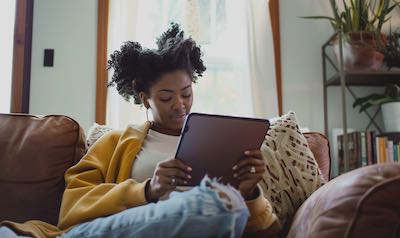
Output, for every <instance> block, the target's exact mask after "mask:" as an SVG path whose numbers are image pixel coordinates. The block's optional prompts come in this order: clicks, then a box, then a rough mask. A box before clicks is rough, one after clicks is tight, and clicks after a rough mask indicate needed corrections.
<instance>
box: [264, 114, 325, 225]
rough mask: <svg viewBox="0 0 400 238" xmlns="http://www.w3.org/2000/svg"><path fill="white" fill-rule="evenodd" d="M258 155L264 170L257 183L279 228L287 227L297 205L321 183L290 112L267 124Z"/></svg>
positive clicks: (306, 146) (305, 141)
mask: <svg viewBox="0 0 400 238" xmlns="http://www.w3.org/2000/svg"><path fill="white" fill-rule="evenodd" d="M261 152H262V155H263V158H264V159H265V162H266V168H267V171H266V173H265V175H264V178H263V180H262V182H261V183H260V185H261V187H262V188H263V191H264V196H265V197H266V198H267V199H268V200H269V201H270V202H271V204H272V206H273V208H274V211H275V213H276V214H277V216H278V218H279V220H280V221H281V224H282V225H288V223H290V220H291V218H293V216H294V214H295V212H296V210H297V209H298V208H299V207H300V205H301V204H302V203H303V202H304V201H305V200H306V199H307V198H308V197H309V196H310V195H311V194H312V193H313V192H314V191H315V190H317V189H318V188H319V187H321V186H322V185H323V184H324V183H325V181H324V180H323V179H322V177H321V176H320V172H319V169H318V165H317V163H316V161H315V159H314V155H313V153H312V152H311V150H310V148H309V147H308V144H307V140H306V138H305V137H304V136H303V134H302V133H301V132H300V130H299V126H298V124H297V120H296V115H295V114H294V112H289V113H288V114H286V115H283V116H282V117H280V118H277V119H276V121H274V120H271V128H270V130H269V131H268V133H267V136H266V137H265V140H264V142H263V145H262V146H261Z"/></svg>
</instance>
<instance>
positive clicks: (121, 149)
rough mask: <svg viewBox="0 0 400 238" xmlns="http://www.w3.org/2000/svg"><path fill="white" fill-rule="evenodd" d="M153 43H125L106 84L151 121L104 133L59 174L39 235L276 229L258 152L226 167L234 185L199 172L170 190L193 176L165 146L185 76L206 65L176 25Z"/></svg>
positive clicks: (177, 121)
mask: <svg viewBox="0 0 400 238" xmlns="http://www.w3.org/2000/svg"><path fill="white" fill-rule="evenodd" d="M157 45H158V49H155V50H149V49H142V47H141V46H140V45H139V44H138V43H134V42H126V43H124V45H122V47H121V50H120V51H115V52H114V53H113V54H112V55H111V59H110V60H109V67H110V68H112V69H113V70H114V74H113V77H112V80H111V83H110V85H116V87H117V90H118V92H119V93H120V95H122V96H123V97H124V98H125V99H127V100H129V99H130V98H133V100H134V102H135V103H137V104H143V105H144V107H145V108H146V113H147V111H151V113H152V115H153V121H151V122H149V121H148V122H146V123H145V124H144V125H141V126H130V127H128V128H127V129H126V130H125V131H123V132H117V131H114V132H111V133H108V134H106V135H104V136H102V137H101V138H100V139H99V140H98V141H97V142H96V143H95V144H94V145H93V146H92V147H91V148H90V150H89V151H88V153H87V154H86V155H85V156H84V157H83V158H82V159H81V161H80V162H79V163H78V164H77V165H75V166H73V167H72V168H70V169H69V170H68V171H67V172H66V174H65V179H66V183H67V187H66V190H65V192H64V195H63V199H62V204H61V210H60V220H59V224H58V228H57V229H59V230H60V231H56V232H54V230H53V229H47V231H46V230H45V229H42V230H41V231H43V230H44V231H43V233H44V234H45V235H46V236H52V235H53V236H54V234H60V233H61V232H65V231H66V233H64V234H63V236H62V237H65V238H66V237H240V236H241V235H242V234H243V232H245V234H252V233H256V232H260V231H262V232H265V234H267V233H274V232H277V231H278V230H279V223H278V221H277V218H276V216H275V214H273V213H272V208H271V206H270V204H269V202H268V201H267V200H266V199H265V198H264V197H263V196H262V191H261V189H260V188H259V187H258V186H257V183H258V182H259V181H260V180H261V178H262V175H263V173H264V171H265V164H264V161H263V159H262V157H261V153H260V151H259V150H250V151H246V152H245V153H244V156H245V157H246V159H245V160H241V161H240V162H238V163H237V164H236V166H234V167H233V168H232V169H233V170H234V173H235V176H236V178H237V179H238V180H239V181H240V182H239V188H238V191H237V190H235V189H233V188H232V187H230V186H225V185H221V184H219V183H217V182H216V181H213V180H210V179H208V178H204V179H203V181H202V184H201V185H200V186H197V187H195V188H192V189H191V190H189V191H186V192H177V193H172V194H171V195H169V193H170V192H172V191H174V190H176V189H177V186H184V185H185V184H186V183H187V181H188V179H190V178H191V175H190V174H191V171H192V170H193V168H191V167H190V165H188V164H185V163H184V162H183V161H181V160H179V159H175V158H173V153H174V151H175V148H176V145H177V143H178V139H179V135H180V131H181V128H182V126H183V123H184V120H185V117H186V115H187V114H188V113H189V112H190V109H191V106H192V102H193V92H192V82H195V81H196V79H197V77H198V76H202V73H203V72H204V70H205V69H206V68H205V67H204V65H203V62H202V60H201V52H200V48H199V47H198V46H197V45H196V43H195V42H194V41H193V40H192V39H190V38H189V39H185V38H184V36H183V31H181V30H180V29H179V26H178V25H176V24H172V25H171V28H170V29H169V30H168V31H166V32H165V33H163V34H162V35H161V37H160V38H159V39H158V40H157ZM249 215H250V217H249ZM50 230H51V231H52V232H53V233H51V234H50V232H49V231H50ZM35 234H38V233H35Z"/></svg>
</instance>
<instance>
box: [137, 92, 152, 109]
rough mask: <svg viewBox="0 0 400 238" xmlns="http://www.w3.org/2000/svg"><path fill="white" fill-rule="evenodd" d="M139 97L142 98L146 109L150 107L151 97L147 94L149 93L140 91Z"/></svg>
mask: <svg viewBox="0 0 400 238" xmlns="http://www.w3.org/2000/svg"><path fill="white" fill-rule="evenodd" d="M139 98H140V101H142V103H143V105H144V107H145V108H146V109H148V108H150V104H149V97H148V96H147V94H146V93H145V92H140V93H139Z"/></svg>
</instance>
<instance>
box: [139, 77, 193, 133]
mask: <svg viewBox="0 0 400 238" xmlns="http://www.w3.org/2000/svg"><path fill="white" fill-rule="evenodd" d="M149 94H150V95H147V97H148V104H149V105H150V110H151V112H152V114H153V119H154V122H155V124H156V125H157V126H159V127H162V128H164V129H168V130H179V131H180V130H181V128H182V126H183V123H184V121H185V118H186V115H187V114H189V112H190V109H191V107H192V103H193V91H192V79H191V78H190V76H189V75H188V73H187V72H186V71H184V70H176V71H173V72H170V73H165V74H163V75H162V76H161V78H160V80H159V81H157V83H155V84H154V85H153V86H152V87H150V90H149Z"/></svg>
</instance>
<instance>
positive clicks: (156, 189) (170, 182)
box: [145, 158, 192, 201]
mask: <svg viewBox="0 0 400 238" xmlns="http://www.w3.org/2000/svg"><path fill="white" fill-rule="evenodd" d="M190 171H192V168H191V167H190V166H188V165H187V164H185V163H184V162H183V161H182V160H179V159H175V158H171V159H167V160H164V161H161V162H159V163H158V164H157V166H156V169H155V170H154V174H153V177H152V178H151V180H150V182H148V184H147V185H146V191H145V193H146V199H147V201H157V200H158V199H159V198H160V197H161V196H163V195H164V194H166V193H167V192H170V191H173V190H174V189H175V188H176V186H179V185H181V186H184V185H186V184H187V180H188V179H190V178H191V176H190Z"/></svg>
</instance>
